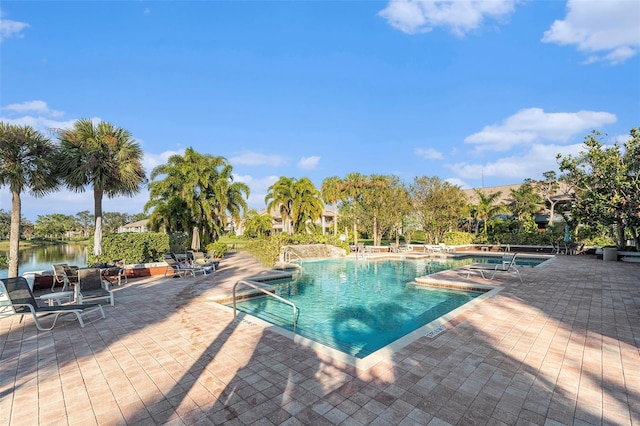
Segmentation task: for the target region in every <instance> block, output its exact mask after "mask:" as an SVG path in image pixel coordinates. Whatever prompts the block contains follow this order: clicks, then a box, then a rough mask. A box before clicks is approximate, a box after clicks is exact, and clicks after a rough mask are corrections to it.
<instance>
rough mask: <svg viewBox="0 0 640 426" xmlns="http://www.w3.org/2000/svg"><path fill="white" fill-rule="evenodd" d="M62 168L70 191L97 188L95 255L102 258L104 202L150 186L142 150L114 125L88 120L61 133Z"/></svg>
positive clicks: (94, 189) (130, 194) (82, 120)
mask: <svg viewBox="0 0 640 426" xmlns="http://www.w3.org/2000/svg"><path fill="white" fill-rule="evenodd" d="M58 138H59V139H60V147H61V155H60V158H59V166H60V170H61V173H62V176H63V179H64V181H65V183H66V185H67V187H68V188H69V189H71V190H73V191H76V192H84V191H85V190H86V187H87V186H91V187H92V188H93V200H94V216H95V219H94V222H95V231H94V237H93V254H94V255H95V256H99V255H101V254H102V199H103V197H104V196H107V197H108V198H113V197H117V196H126V197H132V196H134V195H135V194H137V193H138V192H140V189H141V186H142V184H143V183H145V182H146V177H145V172H144V168H143V167H142V157H143V153H142V149H141V148H140V145H139V144H138V143H137V142H136V141H135V140H134V139H133V138H132V136H131V134H130V133H129V132H128V131H127V130H125V129H122V128H120V127H116V126H114V125H113V124H111V123H107V122H104V121H101V122H100V123H98V124H97V125H94V123H93V122H92V121H91V120H89V119H86V118H83V119H80V120H78V121H76V122H75V123H74V125H73V128H71V129H63V130H59V131H58Z"/></svg>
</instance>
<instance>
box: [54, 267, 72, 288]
mask: <svg viewBox="0 0 640 426" xmlns="http://www.w3.org/2000/svg"><path fill="white" fill-rule="evenodd" d="M51 266H52V267H53V283H52V285H51V291H55V287H56V285H58V284H61V285H62V289H61V290H60V291H66V290H67V288H68V287H70V286H71V284H75V283H77V282H78V268H77V267H75V266H69V265H67V264H66V263H58V264H55V265H51Z"/></svg>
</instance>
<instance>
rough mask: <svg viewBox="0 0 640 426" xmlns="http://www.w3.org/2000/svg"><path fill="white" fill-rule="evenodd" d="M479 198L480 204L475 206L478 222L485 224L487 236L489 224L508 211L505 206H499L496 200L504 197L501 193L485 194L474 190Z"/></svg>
mask: <svg viewBox="0 0 640 426" xmlns="http://www.w3.org/2000/svg"><path fill="white" fill-rule="evenodd" d="M473 191H474V192H475V193H476V195H477V196H478V204H476V206H475V214H476V220H482V221H483V222H484V226H483V228H484V234H485V235H487V222H488V221H489V219H491V218H492V217H494V216H495V215H497V214H500V213H503V212H504V211H505V210H506V209H505V207H504V206H503V205H497V204H496V200H497V199H498V198H500V196H501V195H502V192H501V191H498V192H494V193H491V194H485V193H484V192H482V191H481V190H479V189H474V190H473Z"/></svg>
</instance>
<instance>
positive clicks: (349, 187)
mask: <svg viewBox="0 0 640 426" xmlns="http://www.w3.org/2000/svg"><path fill="white" fill-rule="evenodd" d="M366 182H367V178H366V176H363V175H361V174H360V173H349V174H348V175H347V176H346V177H345V178H344V180H343V194H344V197H345V198H344V199H346V200H348V201H349V204H350V206H351V213H352V219H353V243H354V244H358V209H359V204H360V201H361V200H362V196H363V192H364V189H365V187H366Z"/></svg>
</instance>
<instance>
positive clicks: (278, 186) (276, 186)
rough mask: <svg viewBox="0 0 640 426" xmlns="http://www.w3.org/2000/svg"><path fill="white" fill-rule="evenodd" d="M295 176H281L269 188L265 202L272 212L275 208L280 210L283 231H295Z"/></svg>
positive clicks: (268, 209) (268, 210)
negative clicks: (293, 217)
mask: <svg viewBox="0 0 640 426" xmlns="http://www.w3.org/2000/svg"><path fill="white" fill-rule="evenodd" d="M294 183H295V179H294V178H289V177H285V176H281V177H280V178H279V179H278V180H277V181H275V182H274V183H273V185H271V186H270V187H269V188H268V192H267V195H266V196H265V197H264V202H265V203H266V204H267V212H269V214H271V212H272V211H273V210H277V211H279V212H280V216H281V217H282V232H288V233H293V224H292V218H291V214H292V208H293V207H292V204H293V197H294V189H293V185H294Z"/></svg>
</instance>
